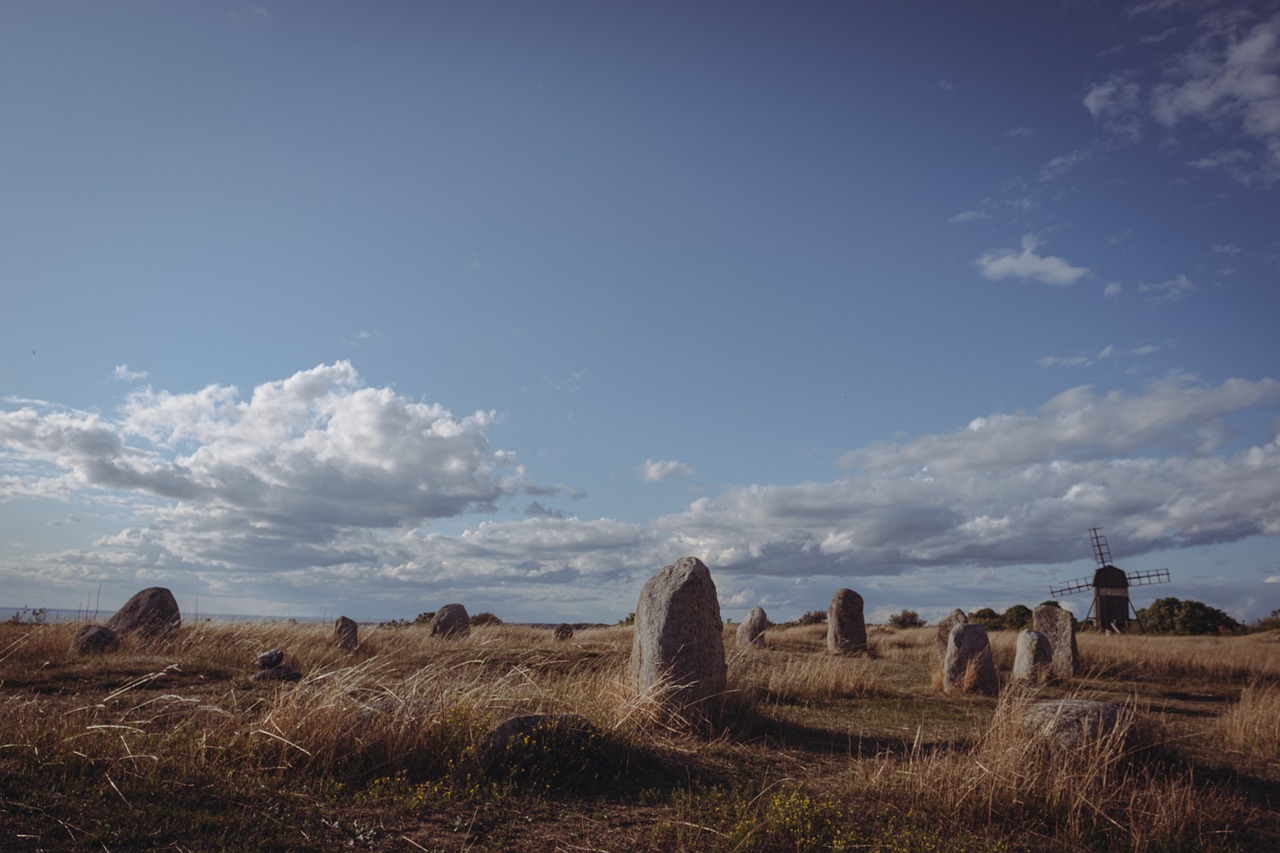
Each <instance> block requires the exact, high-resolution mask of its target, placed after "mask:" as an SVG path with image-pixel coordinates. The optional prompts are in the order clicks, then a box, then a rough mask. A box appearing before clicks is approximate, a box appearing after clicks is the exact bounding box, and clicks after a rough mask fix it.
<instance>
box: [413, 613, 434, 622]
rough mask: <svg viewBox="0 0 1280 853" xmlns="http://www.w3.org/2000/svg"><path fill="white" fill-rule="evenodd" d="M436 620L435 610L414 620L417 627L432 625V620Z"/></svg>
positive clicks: (420, 614) (421, 614)
mask: <svg viewBox="0 0 1280 853" xmlns="http://www.w3.org/2000/svg"><path fill="white" fill-rule="evenodd" d="M434 618H436V612H435V611H434V610H428V611H427V612H426V613H419V614H418V615H417V616H416V617H415V618H414V620H413V624H415V625H430V624H431V620H432V619H434Z"/></svg>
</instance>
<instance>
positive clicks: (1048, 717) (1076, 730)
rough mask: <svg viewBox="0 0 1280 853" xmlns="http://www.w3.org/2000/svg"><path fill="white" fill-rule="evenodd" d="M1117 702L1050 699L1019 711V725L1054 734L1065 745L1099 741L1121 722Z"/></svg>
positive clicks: (1034, 732)
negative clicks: (1020, 717)
mask: <svg viewBox="0 0 1280 853" xmlns="http://www.w3.org/2000/svg"><path fill="white" fill-rule="evenodd" d="M1120 716H1121V715H1120V706H1119V705H1117V704H1116V703H1114V702H1099V701H1096V700H1093V699H1053V700H1050V701H1048V702H1037V703H1035V704H1034V705H1029V706H1027V707H1026V708H1024V709H1023V711H1022V725H1023V727H1025V728H1026V729H1027V730H1028V731H1030V732H1031V733H1032V734H1035V735H1039V736H1042V737H1047V738H1053V739H1054V740H1056V741H1057V742H1058V743H1060V744H1062V745H1063V746H1066V747H1071V748H1075V747H1079V746H1082V745H1084V744H1086V743H1092V742H1096V741H1099V740H1101V739H1103V738H1105V737H1106V736H1107V735H1109V734H1110V733H1111V732H1112V731H1114V730H1115V728H1116V726H1117V725H1118V724H1119V722H1120Z"/></svg>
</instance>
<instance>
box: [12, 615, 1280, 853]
mask: <svg viewBox="0 0 1280 853" xmlns="http://www.w3.org/2000/svg"><path fill="white" fill-rule="evenodd" d="M75 627H76V626H73V625H44V626H38V627H31V626H11V625H3V626H0V684H2V685H3V689H2V690H0V830H4V831H5V832H6V833H7V835H8V837H10V838H14V839H18V838H26V839H29V844H28V842H27V841H24V842H22V843H23V844H26V845H27V847H26V848H25V849H36V848H37V847H40V846H43V847H45V848H46V849H86V850H89V849H92V850H102V849H104V848H105V849H108V850H115V849H161V848H165V847H168V848H169V849H207V850H232V849H244V850H272V849H274V850H311V849H332V848H334V847H338V846H350V847H363V848H367V849H387V850H397V849H419V848H421V849H471V850H484V849H491V850H506V849H514V850H543V849H635V850H650V849H663V850H668V851H670V850H678V849H698V850H739V851H749V850H759V851H766V850H827V849H891V850H897V849H901V850H908V849H912V850H914V849H975V850H979V849H1039V850H1076V849H1115V850H1121V849H1124V850H1128V849H1188V850H1190V849H1229V848H1232V847H1234V848H1237V849H1265V848H1267V847H1268V846H1275V842H1276V841H1277V840H1280V821H1277V819H1276V812H1275V810H1274V803H1272V804H1270V805H1268V803H1269V800H1268V799H1267V798H1268V797H1272V796H1275V791H1276V788H1277V786H1278V785H1280V763H1278V759H1280V728H1278V727H1280V684H1277V678H1276V676H1277V675H1278V674H1280V669H1278V668H1277V664H1276V660H1275V657H1276V656H1275V654H1274V652H1275V651H1276V649H1277V645H1276V642H1275V640H1274V638H1273V637H1267V636H1256V637H1239V638H1209V639H1204V640H1201V639H1195V638H1190V639H1188V638H1155V637H1120V638H1116V637H1091V636H1087V635H1085V636H1082V637H1081V638H1080V646H1081V653H1082V655H1083V657H1084V659H1085V663H1086V669H1087V670H1089V673H1090V674H1089V676H1088V677H1087V678H1084V679H1081V680H1080V681H1079V682H1076V683H1073V684H1068V685H1057V686H1052V687H1048V688H1043V689H1042V690H1041V692H1040V693H1039V694H1037V695H1038V696H1039V697H1042V698H1043V697H1052V696H1062V695H1072V694H1074V693H1077V692H1080V693H1084V694H1086V695H1089V694H1099V693H1102V694H1107V695H1112V696H1114V695H1121V696H1128V697H1129V698H1128V699H1127V700H1126V704H1127V711H1126V717H1125V723H1124V725H1123V726H1122V727H1121V728H1120V729H1119V730H1118V731H1117V733H1116V734H1115V735H1114V736H1113V737H1111V738H1109V739H1107V740H1106V741H1104V742H1102V743H1099V744H1096V745H1094V746H1093V747H1090V748H1088V749H1084V750H1076V751H1063V750H1062V749H1060V748H1057V747H1054V746H1052V745H1051V744H1047V743H1045V742H1044V741H1043V740H1041V739H1037V738H1033V737H1030V736H1028V735H1027V734H1026V733H1025V732H1024V731H1023V730H1022V729H1021V728H1020V727H1019V726H1018V725H1017V723H1016V719H1017V716H1018V714H1019V713H1020V709H1021V707H1022V703H1025V702H1026V701H1029V698H1028V696H1027V695H1026V694H1018V695H1014V694H1013V693H1012V692H1009V691H1006V693H1005V695H1003V696H1002V697H1001V698H1000V699H998V700H996V699H990V698H983V697H964V696H960V697H954V696H943V695H941V694H940V692H938V691H937V690H936V689H935V687H934V686H933V681H932V677H933V673H934V672H935V671H936V670H937V668H938V661H937V652H936V648H935V646H934V642H935V640H934V636H935V635H934V631H933V629H931V628H924V629H913V630H905V631H896V630H890V629H883V628H873V629H872V631H871V634H870V641H871V649H870V650H869V651H868V653H866V654H860V655H831V654H828V653H827V652H826V651H825V629H824V628H823V626H808V627H801V628H793V629H787V630H779V629H772V630H770V632H769V633H768V635H767V642H766V644H765V646H764V647H763V648H758V649H757V648H752V649H745V650H737V649H735V648H734V644H733V641H732V634H731V633H729V632H728V631H727V632H726V638H727V648H728V649H729V692H728V694H727V695H726V696H725V697H723V705H722V709H721V711H720V713H719V715H718V716H713V717H711V718H709V719H708V718H701V719H692V718H689V717H688V716H687V715H686V717H682V716H681V715H680V714H679V713H674V712H672V711H671V710H670V709H669V708H668V707H667V706H666V704H665V703H664V701H663V695H662V690H661V688H658V689H655V690H653V691H650V692H648V693H645V694H637V693H636V691H635V690H634V689H632V687H631V686H630V683H629V679H628V677H627V665H628V660H629V655H630V648H631V641H632V633H631V629H630V628H625V627H611V628H601V629H590V630H582V631H579V632H578V633H577V634H576V635H575V637H574V638H573V639H572V640H571V641H569V642H557V641H555V640H554V639H552V637H551V633H550V631H545V630H533V629H529V628H522V627H518V626H506V625H497V626H484V627H481V628H478V629H476V630H474V631H473V633H472V635H471V637H470V638H468V639H466V640H463V641H442V640H438V639H433V638H431V637H430V636H428V634H427V632H426V631H425V630H423V629H421V628H417V627H403V628H396V629H376V628H366V629H364V630H363V632H362V642H361V645H360V647H359V649H358V650H357V651H356V652H354V653H346V652H342V651H340V650H339V649H338V648H337V647H336V645H335V643H334V640H333V635H332V628H331V627H330V626H327V625H306V624H290V623H287V622H280V623H265V622H264V623H239V624H226V623H217V622H208V621H206V622H199V623H196V624H194V625H189V626H186V627H184V628H183V630H182V632H181V635H180V636H179V638H178V639H177V640H175V641H174V642H171V643H169V644H167V645H161V646H157V647H144V646H139V645H138V644H136V643H131V642H126V643H125V644H124V647H123V648H122V650H121V651H120V652H119V653H117V654H113V655H109V656H103V657H93V658H78V657H73V656H71V655H69V654H68V651H67V647H68V644H69V642H70V637H71V634H72V633H73V632H74V629H75ZM1013 636H1014V635H1013V633H1012V632H1007V633H1002V632H997V633H995V634H993V635H992V646H993V654H994V657H995V660H996V662H997V664H998V666H999V667H1000V668H1001V670H1002V671H1003V670H1007V668H1008V665H1009V663H1010V662H1011V660H1012V647H1013ZM273 647H279V648H282V649H284V650H285V653H286V657H287V662H288V663H290V664H291V665H293V666H296V667H297V668H298V669H299V670H300V671H301V672H302V673H303V678H302V679H301V680H300V681H298V682H296V683H286V684H279V683H262V682H255V681H252V680H251V678H250V676H251V675H252V674H253V671H254V666H253V661H254V658H255V656H256V655H257V654H258V653H259V652H261V651H264V650H266V649H268V648H273ZM1166 684H1167V685H1168V687H1167V690H1165V688H1164V687H1162V686H1161V685H1166ZM1139 689H1140V690H1141V693H1139V692H1138V690H1139ZM1162 690H1165V692H1164V693H1162V692H1161V691H1162ZM1195 691H1199V693H1196V695H1200V693H1203V694H1204V695H1206V696H1208V695H1214V696H1220V697H1221V700H1220V701H1216V702H1215V703H1207V702H1206V703H1201V705H1196V706H1195V713H1196V714H1202V713H1204V711H1203V710H1202V705H1204V706H1208V707H1209V708H1210V709H1211V712H1210V713H1211V714H1212V715H1211V716H1210V717H1207V718H1206V717H1203V716H1194V715H1188V714H1183V711H1184V710H1185V708H1184V706H1185V704H1186V703H1185V702H1183V703H1182V704H1179V703H1180V702H1182V700H1180V699H1179V698H1178V697H1179V696H1183V695H1189V693H1192V692H1195ZM526 713H549V714H565V713H571V714H575V715H578V716H579V717H582V718H585V720H586V721H587V722H588V723H589V724H590V726H591V727H592V730H593V731H595V732H598V736H596V737H595V738H594V739H592V740H590V741H589V742H587V743H586V744H585V745H583V744H570V745H568V746H566V745H565V744H564V743H561V742H556V743H551V742H547V743H543V742H540V741H538V740H537V739H535V740H534V741H528V740H526V741H525V742H522V744H521V745H520V746H519V749H520V750H521V751H520V755H521V759H520V760H521V761H522V762H525V763H523V764H521V765H520V772H518V773H504V774H502V775H500V776H497V777H495V776H494V775H493V774H492V772H491V770H490V769H488V768H487V766H486V765H485V764H484V762H483V761H481V760H480V758H481V756H480V753H481V752H482V751H483V749H484V746H483V745H484V744H485V743H486V738H487V735H488V732H489V731H490V730H491V729H492V728H493V727H494V726H495V725H496V724H497V723H498V722H499V721H501V720H503V719H504V718H506V717H509V716H513V715H517V714H526ZM1180 715H1181V716H1180ZM1187 720H1192V721H1194V722H1195V724H1194V725H1189V724H1188V723H1187V722H1186V721H1187ZM575 750H576V751H575ZM1210 750H1213V751H1215V754H1217V755H1225V756H1226V757H1225V758H1223V759H1221V760H1219V761H1218V762H1217V763H1216V764H1215V765H1214V766H1213V767H1212V768H1210V770H1211V771H1212V774H1210V773H1209V770H1206V768H1204V767H1200V765H1198V764H1197V762H1198V761H1199V760H1200V756H1202V755H1204V754H1206V753H1207V752H1208V751H1210ZM1232 756H1235V758H1234V759H1233V758H1232ZM1224 762H1225V763H1224ZM1224 767H1225V768H1226V769H1227V770H1229V771H1230V772H1229V773H1228V774H1227V775H1223V773H1222V771H1223V769H1224ZM1210 775H1212V778H1216V779H1220V780H1221V781H1219V782H1216V783H1214V784H1208V783H1207V782H1206V781H1204V780H1205V779H1207V778H1210ZM161 807H162V808H161ZM18 849H24V848H22V847H19V848H18Z"/></svg>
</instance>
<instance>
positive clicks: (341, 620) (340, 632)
mask: <svg viewBox="0 0 1280 853" xmlns="http://www.w3.org/2000/svg"><path fill="white" fill-rule="evenodd" d="M333 637H334V639H335V640H337V641H338V648H340V649H342V650H343V651H344V652H354V651H355V650H356V647H357V646H359V645H360V626H358V625H357V624H356V622H355V620H354V619H348V618H347V617H346V616H339V617H338V621H337V622H335V623H334V625H333Z"/></svg>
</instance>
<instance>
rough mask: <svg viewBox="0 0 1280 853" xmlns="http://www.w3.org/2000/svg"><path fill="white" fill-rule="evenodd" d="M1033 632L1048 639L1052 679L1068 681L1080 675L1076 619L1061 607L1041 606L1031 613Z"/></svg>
mask: <svg viewBox="0 0 1280 853" xmlns="http://www.w3.org/2000/svg"><path fill="white" fill-rule="evenodd" d="M1031 622H1032V625H1031V627H1033V628H1034V629H1035V630H1037V631H1039V632H1040V633H1041V634H1044V635H1045V637H1047V638H1048V639H1049V648H1051V649H1052V650H1053V661H1052V663H1051V664H1050V670H1051V671H1052V672H1053V677H1054V678H1061V679H1068V678H1074V677H1075V676H1077V675H1079V674H1080V652H1079V651H1078V650H1077V648H1076V631H1075V624H1076V617H1074V616H1072V615H1071V613H1070V612H1069V611H1067V610H1063V609H1062V608H1061V607H1054V606H1053V605H1052V604H1041V605H1040V606H1039V607H1037V608H1036V609H1035V610H1033V611H1031Z"/></svg>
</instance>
